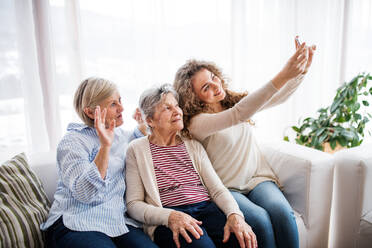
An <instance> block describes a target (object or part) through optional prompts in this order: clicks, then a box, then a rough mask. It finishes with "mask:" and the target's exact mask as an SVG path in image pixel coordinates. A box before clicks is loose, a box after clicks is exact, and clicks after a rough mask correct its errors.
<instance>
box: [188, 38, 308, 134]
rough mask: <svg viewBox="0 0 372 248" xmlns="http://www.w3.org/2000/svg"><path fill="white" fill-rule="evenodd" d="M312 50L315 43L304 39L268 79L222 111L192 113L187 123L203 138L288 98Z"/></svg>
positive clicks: (298, 80)
mask: <svg viewBox="0 0 372 248" xmlns="http://www.w3.org/2000/svg"><path fill="white" fill-rule="evenodd" d="M313 50H315V47H312V48H307V47H305V43H303V44H302V45H301V46H299V47H297V51H296V52H295V53H294V54H293V56H292V57H291V58H290V59H289V60H288V62H287V64H286V65H285V66H284V68H283V69H282V70H281V71H280V72H279V73H278V74H277V75H276V76H275V77H274V78H273V79H272V80H271V81H270V82H269V83H267V84H266V85H264V86H263V87H261V88H260V89H258V90H257V91H255V92H253V93H251V94H249V95H247V96H246V97H244V98H243V99H242V100H240V102H239V103H237V104H235V106H234V107H232V108H230V109H227V110H225V111H222V112H219V113H214V114H209V113H202V114H199V115H197V116H195V117H193V118H192V120H191V123H190V126H189V127H188V129H189V131H190V133H191V134H192V135H193V136H194V137H195V138H196V139H198V140H204V139H205V138H206V137H208V136H210V135H212V134H213V133H215V132H217V131H220V130H223V129H225V128H229V127H231V126H234V125H236V124H238V123H241V122H244V121H246V120H247V119H249V118H250V117H252V116H253V114H255V113H256V112H258V111H260V110H263V109H265V108H268V107H270V106H274V105H277V104H279V103H281V102H283V101H285V100H286V99H287V98H288V97H289V96H290V95H291V94H293V92H294V91H295V90H296V88H297V87H298V85H299V83H300V82H301V80H302V78H303V76H302V75H303V74H304V73H306V72H307V70H308V68H309V67H310V65H311V62H312V57H313ZM307 51H308V53H309V58H308V59H307V58H306V53H307ZM278 90H279V92H278Z"/></svg>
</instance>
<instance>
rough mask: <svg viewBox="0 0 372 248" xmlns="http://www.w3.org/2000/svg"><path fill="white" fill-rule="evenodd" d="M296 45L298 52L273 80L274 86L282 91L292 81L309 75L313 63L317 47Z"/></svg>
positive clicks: (304, 44)
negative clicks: (302, 75)
mask: <svg viewBox="0 0 372 248" xmlns="http://www.w3.org/2000/svg"><path fill="white" fill-rule="evenodd" d="M295 44H296V52H295V53H294V54H293V55H292V56H291V57H290V58H289V60H288V61H287V63H286V65H285V66H284V68H283V69H282V70H281V71H280V72H279V73H278V74H277V75H276V76H275V77H274V78H273V79H272V83H273V85H274V86H275V87H276V88H277V89H280V88H281V87H283V85H284V84H285V83H286V82H288V81H289V80H290V79H292V78H295V77H297V76H299V75H301V74H305V73H307V71H308V70H309V67H310V66H311V63H312V61H313V55H314V51H315V50H316V46H314V45H313V46H311V47H307V46H306V43H305V42H303V43H302V44H300V45H299V44H297V42H296V41H295Z"/></svg>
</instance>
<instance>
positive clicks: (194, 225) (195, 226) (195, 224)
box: [192, 223, 203, 235]
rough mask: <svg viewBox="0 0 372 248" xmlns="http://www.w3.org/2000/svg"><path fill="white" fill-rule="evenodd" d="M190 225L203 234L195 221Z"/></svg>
mask: <svg viewBox="0 0 372 248" xmlns="http://www.w3.org/2000/svg"><path fill="white" fill-rule="evenodd" d="M192 225H193V227H194V228H195V230H196V231H197V232H198V233H199V234H200V235H203V229H201V227H200V226H199V225H198V224H197V223H192Z"/></svg>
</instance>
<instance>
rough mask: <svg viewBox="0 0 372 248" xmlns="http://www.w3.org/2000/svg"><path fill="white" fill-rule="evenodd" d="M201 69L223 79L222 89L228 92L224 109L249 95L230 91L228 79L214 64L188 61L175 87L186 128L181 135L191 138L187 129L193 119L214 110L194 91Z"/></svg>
mask: <svg viewBox="0 0 372 248" xmlns="http://www.w3.org/2000/svg"><path fill="white" fill-rule="evenodd" d="M201 69H207V70H208V71H210V72H212V73H213V74H214V75H216V76H217V77H219V78H220V79H221V84H222V88H223V89H224V90H225V92H226V97H225V98H224V99H223V100H222V101H221V105H222V107H223V108H224V109H229V108H231V107H233V106H234V105H235V104H236V103H238V102H239V101H240V100H241V99H242V98H243V97H244V96H246V95H247V94H248V93H247V92H242V93H238V92H234V91H231V90H229V89H228V84H227V81H228V79H227V77H225V76H224V75H223V73H222V70H221V69H220V68H219V67H217V65H216V64H214V63H213V62H207V61H202V60H194V59H192V60H189V61H187V62H186V64H184V65H183V66H181V68H179V69H178V71H177V73H176V76H175V79H174V83H173V87H174V89H175V90H176V91H177V93H178V95H179V103H178V104H179V106H180V107H181V109H182V111H183V123H184V128H183V130H182V131H181V134H182V135H183V136H185V137H189V138H192V136H191V134H190V132H189V130H188V129H187V128H188V126H189V125H190V121H191V118H192V117H194V116H195V115H197V114H200V113H205V112H212V109H210V108H209V106H208V105H207V104H205V103H204V102H203V101H201V100H200V99H199V98H198V96H197V95H196V94H195V92H194V90H193V86H192V79H193V77H194V75H195V74H196V73H197V72H199V71H200V70H201Z"/></svg>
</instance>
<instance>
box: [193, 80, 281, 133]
mask: <svg viewBox="0 0 372 248" xmlns="http://www.w3.org/2000/svg"><path fill="white" fill-rule="evenodd" d="M276 92H277V89H276V88H275V87H274V86H273V84H272V83H271V82H268V83H267V84H265V85H264V86H263V87H261V88H260V89H258V90H257V91H255V92H253V93H251V94H249V95H247V96H246V97H244V98H243V99H242V100H240V102H238V103H237V104H235V106H234V107H232V108H229V109H227V110H225V111H222V112H219V113H213V114H210V113H202V114H199V115H197V116H195V117H193V118H192V119H191V123H190V126H189V127H188V128H189V130H190V133H191V134H192V135H193V136H194V137H195V138H196V139H198V140H203V139H205V138H206V137H208V136H210V135H211V134H213V133H215V132H218V131H220V130H223V129H225V128H228V127H231V126H234V125H236V124H239V123H241V122H244V121H246V120H247V119H249V118H250V117H251V116H252V115H253V114H254V113H256V112H257V111H258V110H259V109H260V108H261V107H262V106H263V105H264V104H265V102H267V101H268V100H269V99H270V98H271V97H272V96H273V95H274V94H275V93H276Z"/></svg>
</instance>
